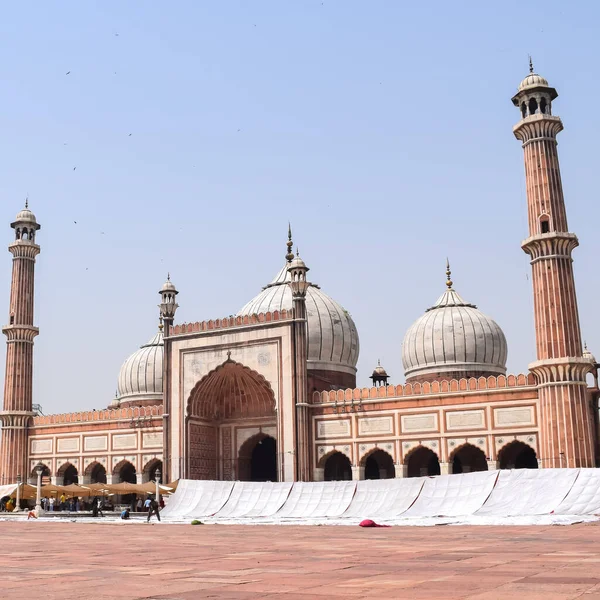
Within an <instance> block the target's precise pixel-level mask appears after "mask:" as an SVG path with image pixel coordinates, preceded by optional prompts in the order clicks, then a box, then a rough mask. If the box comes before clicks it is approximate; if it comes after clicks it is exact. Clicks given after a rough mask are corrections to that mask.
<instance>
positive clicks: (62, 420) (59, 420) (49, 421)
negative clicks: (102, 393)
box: [33, 405, 163, 427]
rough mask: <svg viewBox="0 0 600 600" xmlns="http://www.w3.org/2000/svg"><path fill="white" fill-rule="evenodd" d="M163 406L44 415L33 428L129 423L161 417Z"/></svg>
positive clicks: (34, 421) (35, 422) (34, 419)
mask: <svg viewBox="0 0 600 600" xmlns="http://www.w3.org/2000/svg"><path fill="white" fill-rule="evenodd" d="M162 413H163V407H162V406H158V405H156V406H134V407H128V408H106V409H103V410H86V411H83V412H73V413H62V414H58V415H44V416H41V415H40V416H38V417H34V418H33V426H34V427H36V426H40V425H64V424H68V423H95V422H97V421H129V420H131V419H141V418H148V417H160V416H162Z"/></svg>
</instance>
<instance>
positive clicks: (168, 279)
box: [167, 271, 171, 281]
mask: <svg viewBox="0 0 600 600" xmlns="http://www.w3.org/2000/svg"><path fill="white" fill-rule="evenodd" d="M167 281H171V273H170V271H167Z"/></svg>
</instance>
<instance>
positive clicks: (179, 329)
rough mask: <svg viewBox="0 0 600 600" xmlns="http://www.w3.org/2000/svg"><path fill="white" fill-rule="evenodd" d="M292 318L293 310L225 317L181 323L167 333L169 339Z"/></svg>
mask: <svg viewBox="0 0 600 600" xmlns="http://www.w3.org/2000/svg"><path fill="white" fill-rule="evenodd" d="M293 318H294V311H293V310H285V309H283V310H281V311H279V310H275V311H273V312H266V313H258V314H254V315H244V316H236V317H225V318H224V319H216V320H214V321H213V320H212V319H211V320H210V321H200V322H196V323H182V324H181V325H175V326H173V327H172V328H171V330H170V331H169V337H171V336H175V335H186V334H188V333H200V332H202V331H213V330H215V329H233V328H235V327H245V326H248V325H258V324H260V323H272V322H274V321H290V320H291V319H293Z"/></svg>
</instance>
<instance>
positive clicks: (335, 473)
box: [324, 451, 352, 481]
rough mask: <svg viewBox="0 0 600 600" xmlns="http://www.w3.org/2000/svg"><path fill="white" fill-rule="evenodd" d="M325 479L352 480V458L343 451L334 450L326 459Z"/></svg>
mask: <svg viewBox="0 0 600 600" xmlns="http://www.w3.org/2000/svg"><path fill="white" fill-rule="evenodd" d="M324 479H325V481H350V480H351V479H352V465H351V463H350V459H349V458H348V457H347V456H346V455H345V454H342V453H341V452H337V451H335V452H333V453H332V454H330V455H329V457H328V458H327V459H326V460H325V473H324Z"/></svg>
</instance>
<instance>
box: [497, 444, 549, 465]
mask: <svg viewBox="0 0 600 600" xmlns="http://www.w3.org/2000/svg"><path fill="white" fill-rule="evenodd" d="M538 466H539V465H538V462H537V454H536V452H535V450H534V449H533V448H532V447H531V446H529V445H528V444H526V443H525V442H521V441H520V440H513V441H512V442H509V443H508V444H505V445H504V446H502V448H501V449H500V450H499V452H498V467H499V468H500V469H537V468H538Z"/></svg>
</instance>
